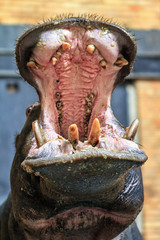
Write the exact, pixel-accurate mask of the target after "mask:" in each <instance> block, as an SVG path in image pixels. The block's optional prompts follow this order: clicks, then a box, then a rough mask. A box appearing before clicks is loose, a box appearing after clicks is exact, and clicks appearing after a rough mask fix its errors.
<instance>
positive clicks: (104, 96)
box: [0, 16, 147, 240]
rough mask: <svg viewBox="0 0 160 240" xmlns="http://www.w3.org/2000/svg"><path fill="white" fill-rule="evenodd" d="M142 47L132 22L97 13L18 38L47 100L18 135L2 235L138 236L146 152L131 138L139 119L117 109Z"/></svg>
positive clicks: (26, 74) (25, 64)
mask: <svg viewBox="0 0 160 240" xmlns="http://www.w3.org/2000/svg"><path fill="white" fill-rule="evenodd" d="M135 55H136V43H135V40H134V38H133V37H132V36H131V35H130V34H129V33H127V31H126V30H124V29H123V28H121V27H119V26H116V25H114V24H112V23H109V22H105V21H103V20H102V21H100V20H97V19H94V18H92V17H91V16H90V17H89V19H84V18H74V17H71V18H64V19H57V20H54V21H51V22H48V23H44V24H42V25H38V26H36V27H34V28H33V29H31V30H29V31H27V32H26V33H25V34H24V35H23V36H22V37H21V38H20V39H19V41H18V43H17V47H16V60H17V65H18V68H19V71H20V74H21V75H22V77H23V78H24V79H25V80H26V81H27V82H29V83H30V84H31V85H33V87H35V89H36V90H37V92H38V94H39V98H40V103H35V104H33V105H32V106H30V107H29V108H28V109H27V110H26V113H27V121H26V123H25V125H24V128H23V130H22V132H21V133H20V134H19V135H18V136H17V138H16V154H15V158H14V161H13V165H12V170H11V195H9V197H8V199H7V201H6V202H5V203H4V204H3V206H2V207H1V210H0V215H1V220H0V221H1V222H0V226H1V228H0V239H1V240H11V239H13V240H22V239H26V240H38V239H43V240H49V239H55V240H67V239H68V240H69V239H70V240H109V239H114V238H115V239H136V240H137V239H141V236H140V234H139V231H138V229H137V227H136V224H135V223H134V220H135V218H136V216H137V215H138V213H139V212H140V211H141V209H142V205H143V184H142V176H141V170H140V166H141V165H142V164H143V163H144V162H145V161H146V160H147V157H146V155H145V153H144V152H143V151H142V150H140V149H139V148H138V146H137V144H135V143H134V142H133V141H132V140H133V138H134V135H135V131H136V130H135V129H136V127H135V125H136V124H137V123H135V124H134V127H133V126H132V128H131V127H130V128H128V129H127V130H125V129H124V128H123V127H122V126H121V124H120V123H119V122H118V121H117V120H116V119H115V117H114V115H113V113H112V110H111V107H110V97H111V93H112V91H113V89H114V88H115V87H116V85H117V84H119V83H121V82H122V81H123V79H124V77H125V76H127V75H128V74H129V72H130V70H131V68H132V65H133V62H134V58H135ZM95 119H96V120H95ZM37 120H38V121H37ZM35 121H36V122H35ZM75 124H76V125H75ZM131 129H132V130H131Z"/></svg>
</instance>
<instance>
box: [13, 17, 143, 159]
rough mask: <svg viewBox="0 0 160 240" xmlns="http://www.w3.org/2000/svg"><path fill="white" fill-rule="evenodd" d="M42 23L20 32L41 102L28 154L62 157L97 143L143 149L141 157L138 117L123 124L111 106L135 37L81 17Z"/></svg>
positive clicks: (101, 146) (23, 71)
mask: <svg viewBox="0 0 160 240" xmlns="http://www.w3.org/2000/svg"><path fill="white" fill-rule="evenodd" d="M41 28H42V26H40V27H39V28H35V29H34V31H33V30H32V31H30V32H28V33H27V34H25V35H24V36H22V39H20V41H19V42H20V43H19V45H18V46H17V48H18V51H17V52H19V53H20V52H21V54H17V63H18V66H19V69H20V72H21V74H22V76H23V77H25V79H26V80H27V81H28V82H29V83H30V84H32V85H33V86H34V87H35V88H36V90H37V92H38V94H39V97H40V103H41V113H40V116H39V119H37V120H36V121H34V122H33V124H32V127H33V133H34V138H33V141H32V147H31V149H30V151H29V154H28V157H32V156H34V155H36V156H38V155H41V154H42V155H44V154H43V153H44V152H48V153H49V152H50V157H59V156H62V155H66V154H67V155H68V154H69V155H72V154H75V153H77V151H82V152H83V151H87V150H88V149H92V148H98V149H106V150H107V151H111V152H117V154H119V153H121V152H126V153H127V154H129V153H130V154H131V155H133V159H135V154H137V155H136V156H137V159H139V158H138V156H139V154H140V159H142V151H141V150H139V148H138V146H137V145H136V144H135V143H134V142H133V141H132V140H133V139H134V137H135V134H136V132H137V129H138V120H135V121H133V123H132V124H131V126H130V127H128V128H127V129H124V128H123V127H122V126H121V125H120V123H119V122H118V121H117V120H116V119H115V117H114V115H113V113H112V110H111V106H110V98H111V93H112V91H113V89H114V87H115V86H116V84H117V83H119V82H121V81H122V80H123V78H124V76H125V75H127V74H128V73H129V71H130V69H131V66H132V63H133V61H134V57H135V56H134V55H135V52H136V46H135V42H134V39H133V37H131V36H130V35H129V34H128V33H126V31H125V30H123V29H121V28H119V27H116V26H115V25H113V24H109V23H104V22H99V23H98V24H97V22H96V21H89V20H86V19H81V18H79V19H78V20H76V21H75V19H74V18H73V19H72V18H71V19H68V20H64V21H62V22H61V23H60V22H58V21H57V22H54V23H52V24H48V26H47V30H45V31H43V30H42V29H41ZM40 31H41V32H40ZM33 34H34V39H33ZM29 38H30V39H32V43H31V41H29V40H28V39H29ZM21 42H23V47H22V44H21ZM23 57H24V59H23V62H22V58H23ZM22 66H23V69H22ZM26 73H27V74H28V76H27V75H26ZM44 145H45V146H44ZM48 145H49V146H50V147H49V149H52V152H51V151H49V149H47V146H48ZM51 145H52V147H51ZM42 152H43V153H42ZM40 153H41V154H40ZM131 158H132V157H131V156H130V159H131ZM144 158H145V156H144ZM143 160H144V159H143Z"/></svg>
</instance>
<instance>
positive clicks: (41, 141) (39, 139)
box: [32, 120, 46, 148]
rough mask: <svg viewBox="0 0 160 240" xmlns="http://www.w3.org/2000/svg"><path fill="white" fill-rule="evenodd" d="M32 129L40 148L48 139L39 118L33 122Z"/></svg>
mask: <svg viewBox="0 0 160 240" xmlns="http://www.w3.org/2000/svg"><path fill="white" fill-rule="evenodd" d="M32 129H33V133H34V136H35V139H36V143H37V147H38V148H39V147H41V146H42V145H43V144H45V143H46V140H45V138H44V136H43V135H42V132H41V129H40V126H39V123H38V120H35V121H34V122H32Z"/></svg>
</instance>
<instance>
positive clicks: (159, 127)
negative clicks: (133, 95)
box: [136, 79, 160, 240]
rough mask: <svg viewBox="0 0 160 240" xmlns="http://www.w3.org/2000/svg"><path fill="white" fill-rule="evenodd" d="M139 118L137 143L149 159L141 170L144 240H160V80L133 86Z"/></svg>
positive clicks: (138, 83)
mask: <svg viewBox="0 0 160 240" xmlns="http://www.w3.org/2000/svg"><path fill="white" fill-rule="evenodd" d="M136 87H137V96H138V109H139V118H140V123H141V125H140V143H141V144H142V145H143V149H144V151H145V152H146V154H147V155H148V157H149V160H148V161H147V162H146V164H145V165H144V166H143V167H142V169H143V182H144V190H145V203H144V208H143V219H144V221H143V228H144V239H145V240H159V239H160V79H159V81H155V80H152V79H151V80H150V81H148V80H139V81H137V83H136Z"/></svg>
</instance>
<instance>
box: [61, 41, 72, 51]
mask: <svg viewBox="0 0 160 240" xmlns="http://www.w3.org/2000/svg"><path fill="white" fill-rule="evenodd" d="M70 47H71V45H70V44H69V43H67V42H63V43H62V49H63V50H64V51H65V50H68V49H70Z"/></svg>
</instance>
